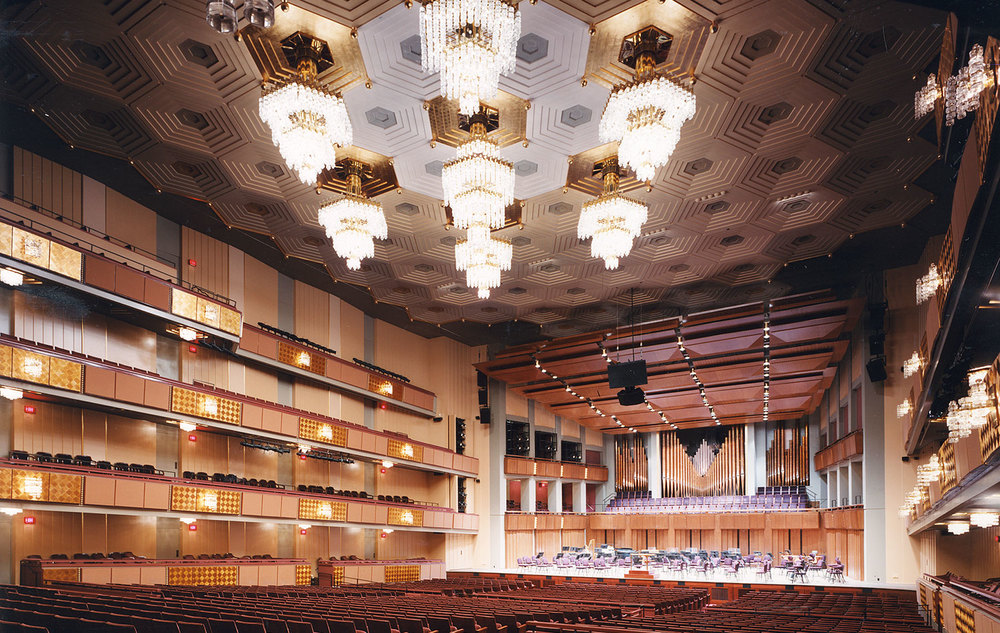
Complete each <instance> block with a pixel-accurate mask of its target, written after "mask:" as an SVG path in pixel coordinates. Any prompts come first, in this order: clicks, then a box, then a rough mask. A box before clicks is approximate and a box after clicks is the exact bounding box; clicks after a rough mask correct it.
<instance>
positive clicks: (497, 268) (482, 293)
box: [455, 231, 514, 299]
mask: <svg viewBox="0 0 1000 633" xmlns="http://www.w3.org/2000/svg"><path fill="white" fill-rule="evenodd" d="M473 236H475V237H473ZM470 238H471V239H470ZM513 255H514V250H513V248H512V247H511V245H510V243H509V242H505V241H503V240H498V239H494V238H492V237H490V236H489V232H487V234H486V236H485V238H484V237H483V236H482V235H481V233H480V232H478V231H470V232H469V235H468V236H467V239H465V240H462V241H459V242H458V243H457V244H455V266H456V267H457V268H458V269H459V270H464V271H465V283H466V285H468V286H469V287H470V288H476V289H477V290H478V291H479V298H480V299H489V298H490V289H492V288H499V287H500V273H501V272H502V271H507V270H510V264H511V260H512V258H513Z"/></svg>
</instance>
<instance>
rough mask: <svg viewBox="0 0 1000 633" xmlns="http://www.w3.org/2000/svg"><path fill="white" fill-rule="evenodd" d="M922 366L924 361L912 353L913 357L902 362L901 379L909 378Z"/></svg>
mask: <svg viewBox="0 0 1000 633" xmlns="http://www.w3.org/2000/svg"><path fill="white" fill-rule="evenodd" d="M923 366H924V361H923V359H922V358H920V354H918V353H917V352H913V355H912V356H910V357H909V358H907V359H906V360H905V361H903V378H909V377H910V376H912V375H914V374H915V373H917V372H918V371H920V369H921V368H923Z"/></svg>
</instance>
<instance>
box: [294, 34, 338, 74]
mask: <svg viewBox="0 0 1000 633" xmlns="http://www.w3.org/2000/svg"><path fill="white" fill-rule="evenodd" d="M281 51H282V52H283V53H284V54H285V60H286V62H287V66H289V67H291V68H297V67H298V66H299V64H300V62H302V61H304V60H310V61H312V62H314V63H315V64H316V74H317V75H319V74H321V73H322V72H323V71H325V70H329V69H330V68H332V67H333V54H332V53H331V52H330V47H329V46H328V45H327V43H326V42H324V41H323V40H321V39H319V38H316V37H313V36H312V35H309V34H308V33H304V32H303V31H296V32H295V33H292V34H291V35H289V36H288V37H286V38H285V39H283V40H281Z"/></svg>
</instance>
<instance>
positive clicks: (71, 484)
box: [49, 473, 83, 504]
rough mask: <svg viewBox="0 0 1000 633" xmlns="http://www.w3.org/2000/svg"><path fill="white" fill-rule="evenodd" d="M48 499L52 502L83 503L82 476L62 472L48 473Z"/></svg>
mask: <svg viewBox="0 0 1000 633" xmlns="http://www.w3.org/2000/svg"><path fill="white" fill-rule="evenodd" d="M49 501H50V502H52V503H75V504H80V503H83V477H82V476H81V475H68V474H64V473H51V474H50V475H49Z"/></svg>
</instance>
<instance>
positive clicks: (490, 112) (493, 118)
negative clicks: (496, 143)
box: [458, 104, 500, 134]
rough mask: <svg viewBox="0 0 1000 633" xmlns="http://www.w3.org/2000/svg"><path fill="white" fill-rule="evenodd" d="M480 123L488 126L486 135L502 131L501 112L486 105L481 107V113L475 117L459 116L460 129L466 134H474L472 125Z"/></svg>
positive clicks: (474, 115)
mask: <svg viewBox="0 0 1000 633" xmlns="http://www.w3.org/2000/svg"><path fill="white" fill-rule="evenodd" d="M475 121H479V122H481V123H483V125H485V126H486V133H487V134H489V133H490V132H495V131H496V130H499V129H500V110H498V109H496V108H494V107H493V106H488V105H485V104H480V105H479V112H477V113H475V114H473V115H471V116H470V115H467V114H459V115H458V129H460V130H462V131H464V132H472V124H473V122H475Z"/></svg>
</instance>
